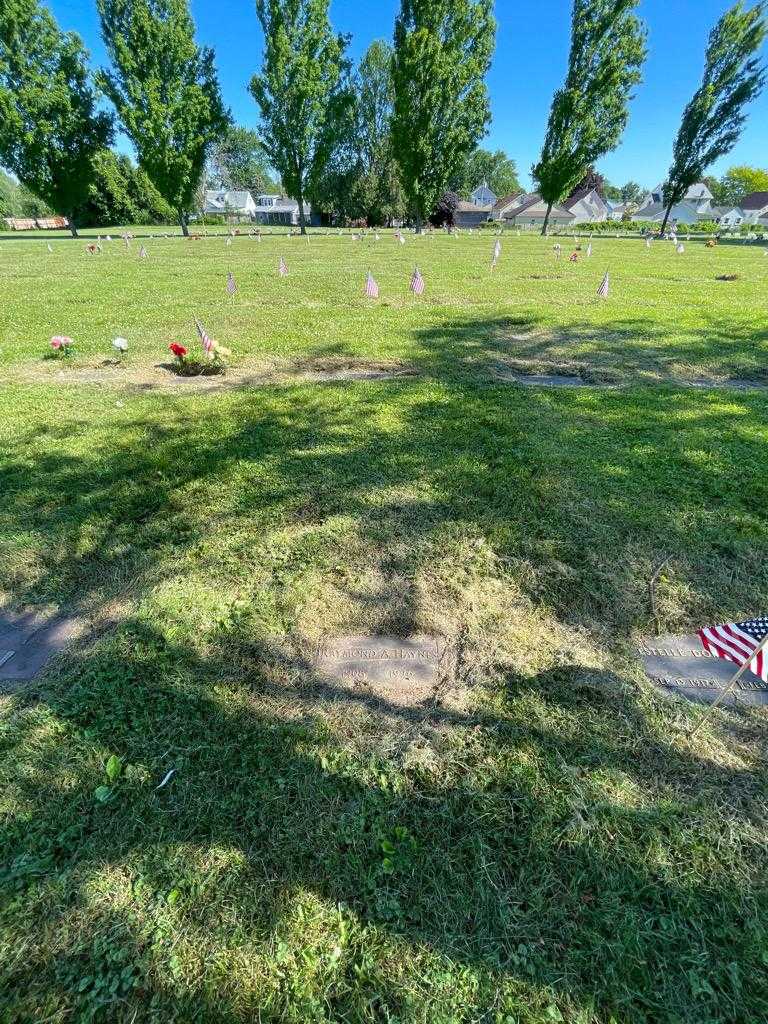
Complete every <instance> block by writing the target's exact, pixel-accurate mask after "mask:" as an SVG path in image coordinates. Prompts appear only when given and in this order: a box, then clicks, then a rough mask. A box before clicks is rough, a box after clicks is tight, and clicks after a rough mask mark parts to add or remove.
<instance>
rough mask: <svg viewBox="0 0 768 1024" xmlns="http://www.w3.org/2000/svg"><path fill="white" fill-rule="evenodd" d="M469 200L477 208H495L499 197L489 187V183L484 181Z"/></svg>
mask: <svg viewBox="0 0 768 1024" xmlns="http://www.w3.org/2000/svg"><path fill="white" fill-rule="evenodd" d="M469 198H470V199H471V200H472V202H473V203H474V204H475V206H493V204H494V203H495V202H496V200H497V199H498V198H499V197H498V196H497V195H496V193H495V192H494V191H493V190H492V189H491V188H489V187H488V182H487V181H484V182H483V183H482V185H478V186H477V188H476V189H475V191H474V192H473V193H472V194H471V195H470V197H469Z"/></svg>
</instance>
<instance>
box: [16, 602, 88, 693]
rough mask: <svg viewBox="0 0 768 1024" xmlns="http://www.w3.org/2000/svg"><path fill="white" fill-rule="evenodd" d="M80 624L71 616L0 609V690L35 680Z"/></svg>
mask: <svg viewBox="0 0 768 1024" xmlns="http://www.w3.org/2000/svg"><path fill="white" fill-rule="evenodd" d="M79 627H80V621H79V620H78V619H74V618H66V617H62V616H53V617H49V616H45V615H40V614H38V613H36V612H10V611H7V610H2V609H0V690H7V689H9V684H10V688H13V684H14V683H23V682H26V681H27V680H29V679H34V677H35V676H36V675H37V673H38V672H40V670H41V669H43V668H44V667H45V665H46V664H47V663H48V661H49V660H50V659H51V658H52V657H53V655H54V654H57V653H58V652H59V651H60V650H61V649H62V648H63V647H64V646H65V644H66V643H67V641H69V640H70V639H71V638H72V637H73V636H74V635H75V634H76V633H77V632H78V629H79Z"/></svg>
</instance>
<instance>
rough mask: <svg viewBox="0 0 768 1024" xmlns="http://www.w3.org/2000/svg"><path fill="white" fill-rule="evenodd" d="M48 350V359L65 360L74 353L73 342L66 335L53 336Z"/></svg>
mask: <svg viewBox="0 0 768 1024" xmlns="http://www.w3.org/2000/svg"><path fill="white" fill-rule="evenodd" d="M50 345H51V347H50V349H49V350H48V352H47V358H48V359H67V358H69V356H71V355H72V353H73V352H74V345H75V342H74V340H73V339H72V338H69V337H67V335H66V334H54V336H53V337H52V338H51V341H50Z"/></svg>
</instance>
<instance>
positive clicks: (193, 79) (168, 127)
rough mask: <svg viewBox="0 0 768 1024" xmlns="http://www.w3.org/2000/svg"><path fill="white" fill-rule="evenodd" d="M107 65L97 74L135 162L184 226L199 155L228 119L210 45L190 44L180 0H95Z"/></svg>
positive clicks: (184, 8)
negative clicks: (109, 66)
mask: <svg viewBox="0 0 768 1024" xmlns="http://www.w3.org/2000/svg"><path fill="white" fill-rule="evenodd" d="M97 6H98V9H99V15H100V16H101V30H102V35H103V37H104V43H105V44H106V47H107V51H108V53H109V55H110V58H111V59H112V63H113V65H114V70H112V71H105V72H102V74H101V76H100V81H101V82H102V85H103V88H104V91H105V92H106V93H107V95H108V96H109V98H110V99H111V100H112V102H113V103H114V105H115V108H116V109H117V112H118V115H119V117H120V121H121V122H122V125H123V127H124V129H125V132H126V134H127V135H128V136H129V138H130V139H131V141H132V142H133V144H134V146H135V148H136V153H137V155H138V159H139V165H140V166H141V167H142V168H143V169H144V170H145V171H146V173H147V175H148V176H149V178H150V180H151V181H152V183H153V184H154V185H155V187H156V188H157V190H158V192H159V193H160V194H161V195H162V196H163V198H164V199H165V200H166V202H167V203H169V205H170V206H172V207H173V209H174V210H175V211H176V215H177V217H178V220H179V223H180V225H181V229H182V231H183V233H184V234H185V235H186V234H187V233H188V228H187V217H188V213H189V211H190V209H191V208H192V205H193V196H194V193H195V189H196V187H197V184H198V182H199V181H200V178H201V175H202V171H203V167H204V165H205V160H206V156H207V154H208V152H209V150H210V148H211V146H212V145H213V142H214V140H215V139H217V138H218V137H220V136H221V135H222V134H223V132H224V131H225V130H226V129H227V127H228V125H229V114H228V112H227V111H226V109H225V107H224V105H223V103H222V100H221V93H220V90H219V83H218V80H217V78H216V69H215V67H214V59H213V51H212V50H211V49H209V48H208V47H200V46H198V45H197V44H196V43H195V38H194V24H193V22H192V17H191V15H190V13H189V7H188V3H187V0H97Z"/></svg>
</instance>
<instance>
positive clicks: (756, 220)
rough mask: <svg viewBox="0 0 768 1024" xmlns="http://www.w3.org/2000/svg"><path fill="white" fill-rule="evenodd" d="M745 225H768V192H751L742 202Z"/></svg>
mask: <svg viewBox="0 0 768 1024" xmlns="http://www.w3.org/2000/svg"><path fill="white" fill-rule="evenodd" d="M741 209H742V210H743V211H744V223H745V224H759V225H760V226H761V227H765V226H767V225H768V192H751V193H750V194H749V195H748V196H745V198H744V199H742V201H741Z"/></svg>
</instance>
